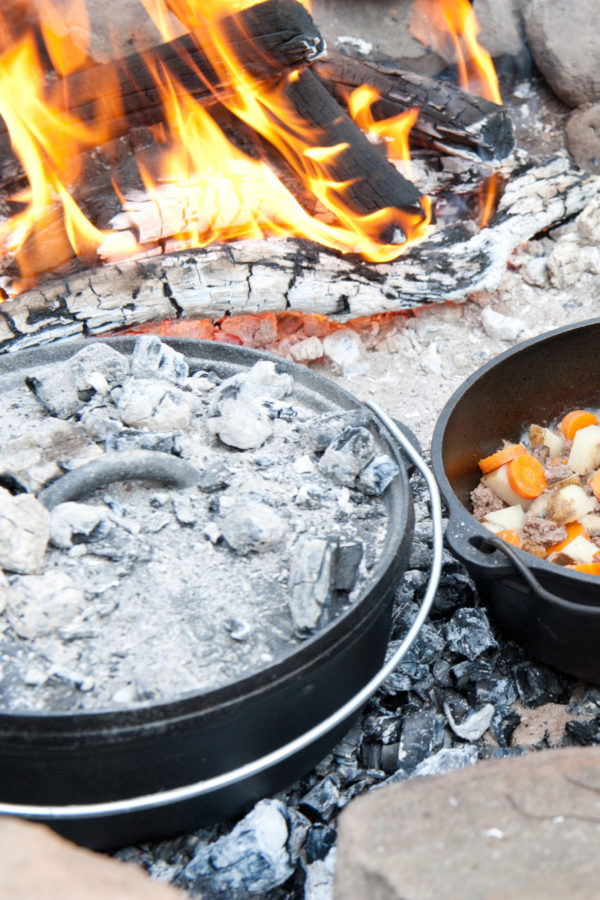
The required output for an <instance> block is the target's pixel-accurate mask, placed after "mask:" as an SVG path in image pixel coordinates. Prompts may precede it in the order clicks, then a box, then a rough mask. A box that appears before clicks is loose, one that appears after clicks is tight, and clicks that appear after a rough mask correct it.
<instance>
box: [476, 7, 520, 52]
mask: <svg viewBox="0 0 600 900" xmlns="http://www.w3.org/2000/svg"><path fill="white" fill-rule="evenodd" d="M521 6H522V0H474V3H473V12H474V13H475V17H476V19H477V23H478V25H479V29H480V30H479V35H478V37H477V40H478V41H479V43H480V44H481V45H482V47H485V49H486V50H487V51H488V53H489V54H490V56H491V57H492V58H493V59H496V58H498V57H499V56H516V57H523V58H524V57H525V56H526V55H527V53H528V50H527V46H526V44H525V40H524V29H523V20H522V17H521Z"/></svg>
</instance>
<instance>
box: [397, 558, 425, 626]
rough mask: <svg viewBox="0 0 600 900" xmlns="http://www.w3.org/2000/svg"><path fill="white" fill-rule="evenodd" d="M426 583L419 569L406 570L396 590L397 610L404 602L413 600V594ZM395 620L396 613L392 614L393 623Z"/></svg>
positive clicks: (423, 574)
mask: <svg viewBox="0 0 600 900" xmlns="http://www.w3.org/2000/svg"><path fill="white" fill-rule="evenodd" d="M426 582H427V575H426V574H425V573H424V572H422V571H421V570H420V569H410V568H409V569H407V570H406V572H405V573H404V577H403V579H402V581H401V582H400V586H399V587H398V588H397V589H396V599H397V602H398V605H399V608H402V606H403V605H404V603H405V602H406V601H410V600H413V599H414V596H415V594H416V593H417V592H418V591H420V589H421V588H422V587H424V585H425V584H426ZM396 619H397V616H396V613H394V622H396ZM407 627H409V626H407Z"/></svg>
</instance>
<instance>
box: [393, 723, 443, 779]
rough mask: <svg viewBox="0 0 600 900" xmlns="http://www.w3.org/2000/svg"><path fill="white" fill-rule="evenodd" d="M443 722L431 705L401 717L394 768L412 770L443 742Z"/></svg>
mask: <svg viewBox="0 0 600 900" xmlns="http://www.w3.org/2000/svg"><path fill="white" fill-rule="evenodd" d="M443 740H444V723H443V720H442V717H441V716H440V715H439V713H437V712H436V710H435V709H434V708H432V707H424V708H423V709H420V710H417V711H416V712H412V713H408V714H407V715H405V716H404V718H403V723H402V735H401V737H400V743H399V745H398V757H397V765H396V768H400V769H403V770H404V771H405V772H413V771H414V770H415V768H416V767H417V766H418V765H419V763H421V762H422V761H423V760H424V759H426V758H427V757H429V756H431V755H432V754H434V753H436V752H437V751H438V750H439V749H440V748H441V747H442V744H443Z"/></svg>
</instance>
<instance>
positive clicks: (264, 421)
mask: <svg viewBox="0 0 600 900" xmlns="http://www.w3.org/2000/svg"><path fill="white" fill-rule="evenodd" d="M216 413H217V414H216V415H214V416H213V417H212V418H210V419H207V422H206V424H207V426H208V429H209V431H210V432H211V434H215V435H217V436H218V437H219V439H220V440H221V441H222V442H223V443H224V444H227V445H228V446H229V447H236V448H237V449H238V450H252V449H254V448H255V447H261V446H262V445H263V444H264V442H265V441H266V440H267V438H269V437H270V436H271V435H272V433H273V428H272V426H271V423H270V420H269V416H268V415H267V413H266V411H265V409H264V407H263V406H262V404H261V403H260V402H259V401H258V400H255V399H253V398H251V397H248V398H239V399H238V398H234V397H228V396H226V395H225V396H223V397H222V398H221V399H220V402H219V404H218V406H217V408H216Z"/></svg>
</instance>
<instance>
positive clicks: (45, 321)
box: [0, 157, 600, 352]
mask: <svg viewBox="0 0 600 900" xmlns="http://www.w3.org/2000/svg"><path fill="white" fill-rule="evenodd" d="M512 165H513V169H512V172H511V171H510V167H509V166H507V174H508V175H509V176H510V180H509V182H508V185H507V188H506V189H505V192H504V194H503V196H502V198H501V200H500V204H499V208H498V211H497V213H496V215H495V217H494V219H493V221H492V222H491V224H490V226H489V227H487V228H485V229H483V230H481V231H478V232H477V233H476V234H472V233H469V231H468V230H467V229H466V228H465V229H463V230H461V228H460V227H459V226H457V225H456V223H453V224H451V225H448V226H447V227H446V228H444V227H442V226H441V225H440V226H438V229H437V231H436V233H435V234H433V235H432V236H431V237H429V238H427V239H426V240H424V241H423V242H421V243H420V244H418V245H415V246H414V247H413V248H412V249H411V252H410V254H409V255H407V256H405V257H403V258H401V259H400V260H397V261H396V262H394V263H391V264H384V265H377V266H373V265H369V264H365V263H364V262H362V261H357V260H356V259H352V258H350V259H349V258H341V257H339V256H338V255H337V254H335V253H331V252H329V251H327V250H323V249H321V248H319V247H317V246H315V245H314V244H312V243H310V242H307V241H298V240H289V239H288V240H286V239H270V240H269V241H268V242H264V241H240V242H238V243H236V244H229V245H225V246H222V245H213V246H212V247H208V248H205V249H203V250H200V251H196V252H194V251H190V250H186V251H183V252H179V253H173V254H168V255H164V256H160V257H155V258H152V259H145V260H137V261H130V262H127V263H122V264H119V265H112V266H103V267H101V268H98V269H95V270H92V271H88V272H79V273H76V274H72V275H68V276H67V277H65V278H60V279H56V280H54V281H51V282H47V283H46V284H44V285H42V286H41V287H40V288H38V289H36V290H32V291H28V292H27V293H24V294H22V295H21V296H19V297H17V298H16V299H14V300H8V301H6V302H4V303H3V304H1V305H0V351H2V352H7V351H9V350H13V349H21V348H26V347H33V346H37V345H39V344H42V343H44V342H47V341H53V340H58V339H61V338H66V337H73V336H76V335H82V334H99V333H102V332H104V333H106V332H107V331H110V330H113V329H118V328H123V327H129V326H131V325H134V324H138V323H142V322H149V321H155V320H161V319H169V318H180V319H181V320H182V325H183V320H185V319H191V318H202V317H206V316H208V317H212V318H215V319H218V318H221V317H222V316H224V315H225V314H226V313H233V314H235V313H253V312H268V311H272V312H280V311H283V310H298V311H301V312H304V313H323V314H326V315H330V316H343V317H344V318H349V317H358V316H362V315H372V314H375V313H384V312H392V311H398V310H403V309H411V308H415V307H419V306H424V305H427V304H430V303H440V302H444V301H448V300H454V301H460V300H464V299H465V298H466V297H468V296H469V295H470V294H471V293H473V292H474V291H479V290H488V291H490V290H494V289H495V288H496V287H497V286H498V284H499V282H500V279H501V278H502V276H503V274H504V272H505V271H506V263H507V260H508V258H509V256H510V254H511V252H512V251H513V250H514V249H515V247H517V246H518V245H519V244H520V243H521V242H522V241H524V240H527V239H529V238H531V237H532V236H533V235H534V234H537V233H538V232H540V231H542V230H543V229H546V228H548V227H551V226H556V225H557V224H559V223H560V222H561V221H564V220H566V219H568V218H569V217H570V216H573V215H576V214H577V213H579V212H580V211H581V210H582V209H583V208H584V206H585V205H586V203H588V202H589V199H590V197H591V196H593V195H594V192H598V191H600V179H599V178H597V177H594V176H591V175H586V174H584V173H582V172H580V171H579V170H577V169H574V168H572V167H571V165H570V164H569V162H568V160H567V159H566V158H564V157H556V158H554V159H552V160H547V161H545V162H544V163H539V162H537V161H535V160H531V159H530V160H526V161H525V163H516V162H515V163H514V164H512Z"/></svg>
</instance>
